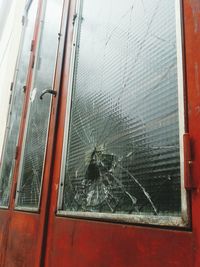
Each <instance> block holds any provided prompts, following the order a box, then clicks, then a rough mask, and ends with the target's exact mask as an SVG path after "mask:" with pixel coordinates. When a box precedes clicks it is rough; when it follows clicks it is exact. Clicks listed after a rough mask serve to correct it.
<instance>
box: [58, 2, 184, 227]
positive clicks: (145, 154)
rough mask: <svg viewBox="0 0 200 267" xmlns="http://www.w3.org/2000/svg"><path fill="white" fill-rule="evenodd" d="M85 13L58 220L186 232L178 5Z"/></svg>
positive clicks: (93, 7)
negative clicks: (63, 216) (77, 219)
mask: <svg viewBox="0 0 200 267" xmlns="http://www.w3.org/2000/svg"><path fill="white" fill-rule="evenodd" d="M176 4H177V5H176ZM81 5H82V8H81V11H82V12H81V15H80V16H79V21H78V23H77V31H75V39H76V49H75V52H74V57H73V64H72V65H73V66H72V73H71V75H73V78H72V82H71V89H70V93H69V94H70V97H71V98H70V99H71V100H70V101H69V102H68V104H67V105H68V106H67V108H68V110H69V111H70V112H67V114H69V115H68V116H67V118H66V126H65V144H64V149H63V150H64V152H63V161H62V173H61V183H60V196H59V213H61V214H62V213H63V214H67V215H70V216H87V217H95V218H104V219H118V220H123V221H136V222H144V221H145V222H147V223H159V224H176V225H177V224H182V223H183V224H184V223H185V222H183V220H182V216H183V213H184V211H185V205H186V197H185V193H184V192H183V189H182V179H181V178H182V161H183V160H182V154H183V153H182V134H183V132H184V120H183V112H182V111H183V105H182V103H181V101H182V100H181V99H182V97H183V96H182V95H183V91H182V87H181V81H179V78H178V77H182V76H181V75H182V69H181V68H182V66H179V65H180V62H179V61H181V57H182V54H181V50H180V47H181V45H180V44H181V32H180V31H179V30H177V28H178V27H179V26H180V25H179V23H180V20H179V19H180V17H179V16H180V13H179V11H180V10H179V3H178V1H175V0H167V1H166V0H151V1H149V0H143V1H141V0H136V1H132V0H126V1H115V0H109V1H107V0H101V1H97V0H94V1H90V0H84V1H81ZM176 12H178V13H179V14H178V15H176ZM177 17H178V19H177V21H178V22H176V18H177ZM177 24H178V25H177Z"/></svg>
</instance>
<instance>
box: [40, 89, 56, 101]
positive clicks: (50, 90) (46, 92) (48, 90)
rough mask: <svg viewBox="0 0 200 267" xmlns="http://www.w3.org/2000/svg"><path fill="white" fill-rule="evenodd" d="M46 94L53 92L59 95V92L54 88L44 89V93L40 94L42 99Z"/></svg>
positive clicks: (52, 93)
mask: <svg viewBox="0 0 200 267" xmlns="http://www.w3.org/2000/svg"><path fill="white" fill-rule="evenodd" d="M45 94H51V95H54V96H56V95H57V92H56V91H54V90H52V89H45V90H43V91H42V93H41V95H40V99H41V100H42V99H43V96H44V95H45Z"/></svg>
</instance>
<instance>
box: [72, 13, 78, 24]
mask: <svg viewBox="0 0 200 267" xmlns="http://www.w3.org/2000/svg"><path fill="white" fill-rule="evenodd" d="M77 17H78V14H77V13H75V14H74V16H73V20H72V24H73V25H74V24H75V21H76V19H77Z"/></svg>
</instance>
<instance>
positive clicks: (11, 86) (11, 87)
mask: <svg viewBox="0 0 200 267" xmlns="http://www.w3.org/2000/svg"><path fill="white" fill-rule="evenodd" d="M13 84H14V83H13V82H11V84H10V91H12V90H13Z"/></svg>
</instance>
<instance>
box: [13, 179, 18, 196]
mask: <svg viewBox="0 0 200 267" xmlns="http://www.w3.org/2000/svg"><path fill="white" fill-rule="evenodd" d="M13 194H14V195H13V198H14V199H15V198H16V194H17V183H16V182H15V184H14V191H13Z"/></svg>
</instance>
